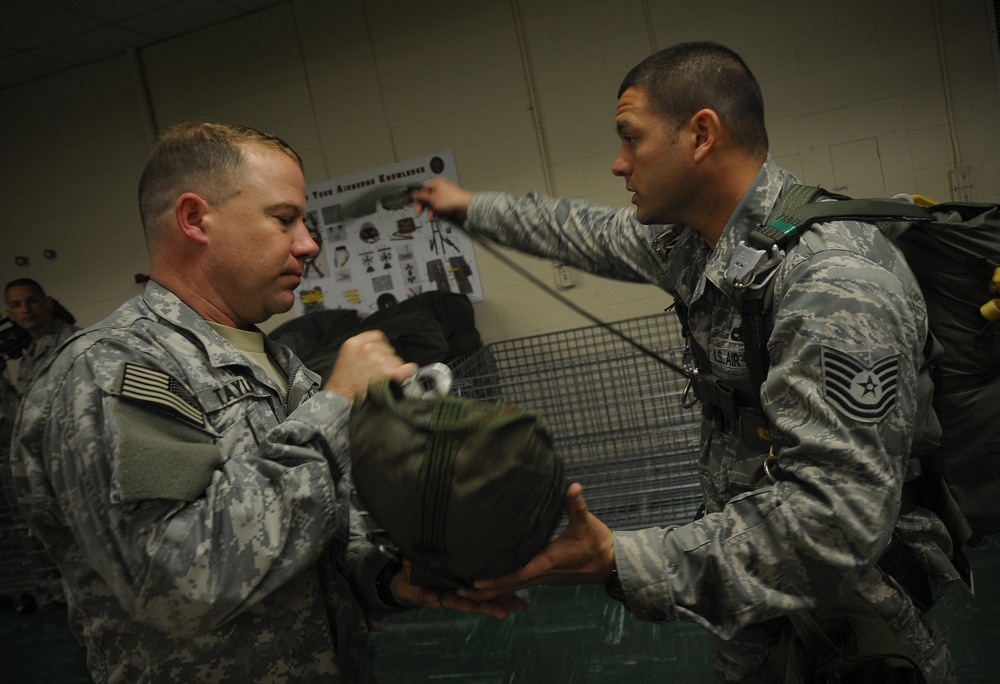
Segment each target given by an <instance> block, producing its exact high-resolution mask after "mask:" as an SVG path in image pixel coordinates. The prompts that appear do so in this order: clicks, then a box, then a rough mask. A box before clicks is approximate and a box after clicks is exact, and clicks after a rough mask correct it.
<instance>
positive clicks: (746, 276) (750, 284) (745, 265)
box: [724, 240, 785, 290]
mask: <svg viewBox="0 0 1000 684" xmlns="http://www.w3.org/2000/svg"><path fill="white" fill-rule="evenodd" d="M784 258H785V251H784V250H782V249H778V245H771V251H770V253H768V252H766V251H764V250H763V249H757V248H755V247H751V246H750V245H748V244H747V243H746V241H745V240H744V241H742V242H740V243H739V244H738V245H736V251H735V252H733V258H732V260H731V261H730V262H729V266H728V268H726V274H725V276H724V280H725V281H726V283H728V284H729V285H730V286H731V287H733V288H735V289H737V290H744V289H752V290H756V289H759V288H761V287H764V286H765V285H766V284H767V281H769V280H770V279H771V276H773V275H774V271H773V270H772V269H773V268H774V267H775V266H777V265H778V264H780V263H781V260H782V259H784ZM768 271H771V272H770V273H768V274H767V277H766V278H764V279H763V280H761V281H760V282H756V280H757V278H758V277H759V276H760V275H761V274H762V273H766V272H768Z"/></svg>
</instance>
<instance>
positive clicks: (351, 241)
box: [295, 151, 483, 317]
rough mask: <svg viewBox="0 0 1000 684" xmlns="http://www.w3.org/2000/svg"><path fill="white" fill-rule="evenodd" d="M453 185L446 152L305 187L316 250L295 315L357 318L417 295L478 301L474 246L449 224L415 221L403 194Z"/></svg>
mask: <svg viewBox="0 0 1000 684" xmlns="http://www.w3.org/2000/svg"><path fill="white" fill-rule="evenodd" d="M436 176H443V177H445V178H447V179H449V180H451V181H453V182H455V183H458V182H459V180H458V173H457V172H456V170H455V160H454V155H453V153H452V152H451V151H448V152H443V153H441V154H435V155H431V156H428V157H423V158H418V159H412V160H410V161H406V162H401V163H399V164H393V165H392V166H386V167H384V168H380V169H375V170H372V171H367V172H364V173H359V174H355V175H353V176H349V177H345V178H336V179H333V180H328V181H325V182H322V183H317V184H315V185H310V186H308V187H307V188H306V225H307V226H308V227H309V232H310V233H311V234H312V236H313V239H315V240H316V242H317V243H318V244H319V246H320V251H319V254H318V255H316V258H315V259H311V260H309V261H308V262H307V263H306V267H305V273H304V275H303V278H302V285H301V286H300V287H299V290H298V296H297V297H296V303H295V308H296V313H298V314H305V313H309V312H311V311H316V310H319V309H355V310H357V311H358V312H359V313H360V314H361V316H362V317H365V316H368V315H369V314H372V313H374V312H375V311H377V310H379V309H384V308H386V307H388V306H391V305H392V304H395V303H397V302H401V301H403V300H404V299H409V298H410V297H413V296H414V295H418V294H420V293H421V292H428V291H430V290H443V291H446V292H458V293H461V294H464V295H466V296H467V297H468V298H469V299H470V300H471V301H473V302H479V301H482V299H483V292H482V285H481V283H480V282H479V274H478V271H477V269H476V260H475V255H474V253H473V249H472V240H471V239H470V238H469V236H468V235H466V234H465V233H463V232H462V231H460V230H458V229H457V228H455V227H454V226H452V225H451V224H450V223H448V222H447V221H441V220H438V219H433V220H430V219H428V218H427V217H426V216H425V215H422V216H416V215H415V213H414V211H413V204H411V203H410V202H409V192H408V188H409V187H410V186H412V185H419V184H421V183H423V182H424V181H426V180H428V179H430V178H434V177H436Z"/></svg>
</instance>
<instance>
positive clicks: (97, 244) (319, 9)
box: [0, 0, 1000, 341]
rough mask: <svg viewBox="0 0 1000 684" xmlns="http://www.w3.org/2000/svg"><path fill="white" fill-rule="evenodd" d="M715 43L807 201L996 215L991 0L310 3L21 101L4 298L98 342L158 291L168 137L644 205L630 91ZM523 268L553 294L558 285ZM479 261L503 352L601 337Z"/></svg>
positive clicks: (1, 155) (625, 298)
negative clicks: (514, 341) (741, 71)
mask: <svg viewBox="0 0 1000 684" xmlns="http://www.w3.org/2000/svg"><path fill="white" fill-rule="evenodd" d="M695 39H712V40H718V41H721V42H724V43H726V44H728V45H730V46H731V47H733V48H734V49H736V50H737V51H738V52H740V53H741V54H742V55H743V56H744V57H745V59H746V60H747V62H748V63H749V65H750V67H751V68H752V69H753V70H754V71H755V73H756V74H757V76H758V78H759V79H760V81H761V83H762V85H763V88H764V92H765V103H766V109H767V117H768V126H769V132H770V135H771V143H772V154H773V155H774V156H775V158H777V159H778V160H779V161H780V163H782V164H783V165H785V166H787V167H788V168H790V169H792V170H793V171H795V172H796V173H797V174H798V175H799V177H800V179H801V180H803V181H806V182H810V183H822V184H824V185H826V186H827V187H831V188H833V187H837V188H841V189H842V190H843V192H845V193H848V194H855V195H866V194H868V195H877V194H894V193H897V192H917V193H921V194H924V195H927V196H930V197H932V198H937V199H950V198H951V189H950V188H951V185H950V181H949V171H951V170H952V169H954V168H956V167H958V166H963V167H966V168H968V169H971V175H972V178H973V181H974V186H973V188H972V189H971V190H970V192H971V193H972V195H973V196H974V198H975V199H977V200H980V201H1000V126H998V124H1000V98H998V94H997V79H996V74H995V72H994V66H993V59H992V49H991V43H990V34H989V30H988V26H987V10H986V3H985V2H984V1H983V0H813V1H811V2H801V1H800V0H743V1H735V0H703V1H702V2H699V3H691V2H686V1H680V0H645V1H643V0H590V1H587V0H531V1H530V2H529V1H528V0H515V1H513V2H512V1H511V0H477V1H476V2H469V1H468V0H443V1H442V0H431V1H429V2H425V3H421V4H419V5H414V4H413V3H411V2H405V1H404V0H355V1H351V2H330V0H292V1H291V2H288V3H285V4H283V5H279V6H276V7H274V8H271V9H269V10H264V11H262V12H259V13H256V14H254V15H251V16H249V17H245V18H243V19H241V20H238V21H233V22H229V23H226V24H223V25H219V26H216V27H213V28H211V29H208V30H204V31H200V32H197V33H194V34H190V35H188V36H184V37H182V38H178V39H175V40H171V41H167V42H164V43H160V44H158V45H155V46H153V47H150V48H147V49H144V50H142V51H140V52H138V53H133V54H129V55H123V56H121V57H118V58H114V59H110V60H106V61H103V62H100V63H98V64H95V65H92V66H89V67H84V68H80V69H75V70H72V71H69V72H65V73H63V74H59V75H57V76H54V77H51V78H46V79H43V80H39V81H35V82H32V83H27V84H24V85H20V86H16V87H12V88H8V89H4V90H0V130H2V131H3V134H2V136H0V161H2V164H0V177H2V182H0V205H2V206H3V207H4V208H5V209H6V211H5V212H4V217H3V220H2V223H0V240H2V251H0V281H2V282H6V281H8V280H10V279H12V278H16V277H32V278H35V279H37V280H39V281H40V282H42V283H43V284H44V285H45V286H46V287H47V289H48V290H49V291H50V294H52V295H53V296H55V297H57V298H58V299H59V300H60V301H62V302H63V303H64V304H65V305H66V306H67V307H68V308H69V309H70V310H71V311H73V312H74V314H75V315H76V316H77V318H78V320H79V321H80V323H82V324H84V325H88V324H90V323H93V322H95V321H97V320H99V319H100V318H102V317H103V316H105V315H107V314H108V313H109V312H111V311H112V310H113V309H114V308H115V307H116V306H117V305H118V304H119V303H120V302H121V301H123V300H124V299H126V298H128V297H130V296H132V295H134V294H136V293H138V292H140V291H141V286H139V285H137V284H136V283H135V279H134V276H135V275H136V274H141V273H146V271H147V259H146V254H145V248H144V246H143V241H142V234H141V229H140V225H139V217H138V210H137V208H136V199H135V194H136V191H135V188H136V183H137V180H138V176H139V173H140V170H141V167H142V164H143V160H144V158H145V155H146V153H147V152H148V150H149V146H150V144H151V140H152V137H153V135H154V134H155V132H156V131H157V130H162V129H164V128H165V127H167V126H169V125H170V124H173V123H177V122H180V121H185V120H192V119H208V120H225V121H236V122H240V123H245V124H248V125H251V126H255V127H258V128H262V129H265V130H268V131H270V132H273V133H276V134H278V135H280V136H282V137H284V138H285V139H287V140H288V141H289V142H290V143H291V144H292V145H293V146H294V147H295V148H296V149H297V150H298V151H299V152H300V153H301V154H302V155H303V157H304V159H305V162H306V172H307V177H306V182H307V183H316V182H319V181H323V180H326V179H328V178H331V177H336V176H341V175H346V174H352V173H356V172H359V171H363V170H365V169H368V168H372V167H377V166H382V165H386V164H390V163H394V162H397V161H403V160H405V159H409V158H411V157H415V156H419V155H424V154H428V153H431V152H436V151H440V150H444V149H454V150H455V156H456V161H457V164H458V170H459V174H460V176H461V178H462V182H463V184H465V185H466V186H467V187H469V188H472V189H484V190H508V191H513V192H523V191H527V190H532V189H534V190H540V191H543V192H548V193H551V194H555V195H559V196H572V197H582V198H586V199H590V200H592V201H595V202H599V203H604V204H612V205H617V206H624V205H626V204H627V203H628V195H627V194H626V193H625V192H624V185H623V182H622V181H621V180H620V179H617V178H615V177H613V176H612V175H611V172H610V167H611V162H612V159H613V157H614V154H615V152H616V149H617V144H618V141H617V139H616V136H615V134H614V127H613V117H614V111H615V105H616V97H615V95H616V92H617V88H618V84H619V82H620V80H621V78H622V77H623V76H624V75H625V73H626V72H627V71H628V69H629V68H630V67H632V66H633V65H634V64H635V63H636V62H638V61H639V60H640V59H642V58H643V57H644V56H646V55H648V54H649V53H650V52H652V51H653V50H655V49H658V48H661V47H665V46H667V45H669V44H671V43H673V42H677V41H681V40H695ZM45 250H55V252H56V258H54V259H45V258H44V257H43V252H44V251H45ZM18 255H20V256H27V257H28V259H29V263H28V265H27V266H22V267H18V266H15V265H14V257H15V256H18ZM516 258H517V260H518V261H519V263H521V264H523V265H524V266H525V267H526V268H528V269H529V270H531V271H532V272H533V273H535V274H536V275H538V276H539V277H542V278H544V279H546V280H548V281H550V282H551V280H552V270H553V265H552V264H551V263H548V262H544V261H539V260H535V259H529V258H525V257H520V256H517V257H516ZM477 261H478V265H479V269H480V271H481V278H482V283H483V287H484V291H485V301H484V302H482V303H481V304H477V306H476V309H477V311H476V315H477V324H478V326H479V328H480V330H481V332H482V333H483V336H484V338H485V339H486V340H487V341H494V340H500V339H508V338H512V337H520V336H524V335H531V334H536V333H543V332H550V331H554V330H560V329H565V328H569V327H575V326H578V325H585V324H587V321H586V320H584V319H582V318H581V317H579V316H578V315H576V314H574V313H572V312H570V311H568V310H566V309H565V308H564V307H563V306H562V305H560V304H559V303H558V302H556V301H555V300H553V299H551V298H549V297H548V296H547V295H545V294H543V293H540V292H539V291H538V290H537V289H536V288H534V287H533V286H532V285H530V284H527V283H525V282H524V281H523V280H522V279H521V278H520V277H519V276H517V275H516V274H513V273H511V272H510V271H509V270H508V269H507V268H506V267H505V266H503V265H502V264H500V263H499V262H497V261H496V260H495V259H493V258H492V257H490V256H489V255H488V254H486V253H485V252H482V251H480V252H478V253H477ZM576 279H577V285H576V287H575V288H573V289H571V290H567V291H565V294H566V295H567V296H568V297H570V298H571V299H572V300H574V301H575V302H576V303H577V304H579V305H581V306H584V307H586V308H587V309H589V310H590V311H592V312H593V313H594V314H596V315H598V316H600V317H602V318H605V319H608V320H618V319H622V318H628V317H632V316H637V315H642V314H646V313H651V312H655V311H658V310H660V309H662V308H663V307H664V306H665V305H666V304H668V303H669V302H668V301H667V300H666V297H665V295H664V294H662V293H661V292H659V291H658V290H656V289H654V288H652V287H650V286H641V285H629V284H623V283H614V282H610V281H607V280H603V279H598V278H593V277H590V276H586V275H584V274H577V278H576ZM286 319H287V316H286V317H278V318H276V319H273V320H272V321H271V322H270V324H269V325H267V326H265V327H266V328H268V329H270V327H272V326H274V325H277V324H278V323H280V322H282V321H283V320H286Z"/></svg>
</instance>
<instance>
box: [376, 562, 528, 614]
mask: <svg viewBox="0 0 1000 684" xmlns="http://www.w3.org/2000/svg"><path fill="white" fill-rule="evenodd" d="M389 589H390V590H391V591H392V595H393V596H394V597H395V599H396V600H397V601H398V602H399V603H401V604H403V605H404V606H413V607H415V608H434V609H437V610H440V609H446V610H455V611H458V612H460V613H484V614H486V615H489V616H491V617H494V618H496V619H498V620H505V619H506V618H507V617H508V616H509V615H510V614H511V613H512V612H514V613H523V612H524V611H526V610H527V609H528V604H527V603H526V602H525V601H524V600H523V599H520V598H518V597H517V596H513V595H498V596H495V597H491V598H489V599H485V600H482V601H479V600H475V599H472V598H467V597H464V596H459V595H458V594H456V593H455V592H454V591H437V590H435V589H427V588H425V587H420V586H417V585H416V584H411V583H410V582H408V581H407V580H406V577H405V573H404V571H402V570H400V571H399V572H397V573H396V574H395V576H393V578H392V582H391V584H390V585H389Z"/></svg>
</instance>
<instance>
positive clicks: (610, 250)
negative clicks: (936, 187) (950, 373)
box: [466, 157, 956, 682]
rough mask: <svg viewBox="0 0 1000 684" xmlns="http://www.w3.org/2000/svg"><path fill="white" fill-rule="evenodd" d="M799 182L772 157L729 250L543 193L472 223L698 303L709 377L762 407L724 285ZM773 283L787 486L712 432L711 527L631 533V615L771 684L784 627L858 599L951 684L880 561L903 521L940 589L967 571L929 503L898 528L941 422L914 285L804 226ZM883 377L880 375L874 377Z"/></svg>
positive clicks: (862, 249) (925, 629)
mask: <svg viewBox="0 0 1000 684" xmlns="http://www.w3.org/2000/svg"><path fill="white" fill-rule="evenodd" d="M794 182H795V179H794V178H793V176H792V175H791V174H790V173H788V172H787V171H784V170H782V169H780V168H778V167H777V166H776V165H775V164H774V163H773V161H772V160H771V159H770V157H769V158H768V159H767V161H766V162H765V164H764V166H763V167H762V169H761V171H760V173H759V174H758V176H757V178H756V180H755V181H754V183H753V184H752V185H751V186H750V188H749V189H748V191H747V193H746V195H745V196H744V197H743V199H742V201H741V203H740V204H739V206H738V207H737V209H736V211H735V212H734V213H733V215H732V216H731V217H730V219H729V222H728V224H727V226H726V228H725V230H724V232H723V234H722V236H721V239H720V241H719V243H718V244H717V246H716V247H715V249H710V248H709V246H708V244H707V243H706V242H705V241H704V239H702V238H701V236H700V235H698V234H697V233H695V232H694V231H692V230H691V229H689V228H686V227H684V226H669V227H667V226H644V225H641V224H640V223H638V221H637V219H636V217H635V212H634V210H631V209H621V210H614V209H609V208H605V207H597V206H594V205H591V204H588V203H585V202H580V201H573V200H552V199H549V198H546V197H542V196H539V195H537V194H530V195H528V196H525V197H514V196H511V195H506V194H500V193H474V194H473V196H472V199H471V202H470V204H469V209H468V219H467V221H466V225H467V226H468V227H469V229H470V230H471V231H472V232H474V233H478V234H481V235H485V236H487V237H490V238H493V239H495V240H497V241H498V242H500V243H502V244H506V245H510V246H512V247H515V248H517V249H519V250H522V251H525V252H528V253H532V254H536V255H538V256H543V257H546V258H552V259H556V260H558V261H560V262H562V263H566V264H569V265H572V266H575V267H578V268H580V269H583V270H585V271H589V272H591V273H595V274H598V275H602V276H606V277H610V278H615V279H619V280H626V281H634V282H650V283H653V284H655V285H658V286H659V287H660V288H662V289H663V290H665V291H666V292H668V293H670V294H671V295H673V297H674V299H675V301H677V302H680V303H682V304H684V305H686V306H687V307H688V324H689V326H690V329H691V333H692V335H693V336H694V339H695V341H696V342H697V343H698V344H699V345H700V346H701V348H702V349H704V350H706V351H707V355H708V357H709V359H710V361H711V369H710V371H711V372H712V373H714V374H715V375H717V376H718V377H719V378H720V379H721V380H723V381H724V382H725V383H726V384H728V385H730V386H732V387H734V388H735V389H736V391H737V392H741V393H743V394H748V393H750V392H751V391H752V390H751V383H750V380H749V375H748V370H747V366H746V363H745V361H744V358H743V354H744V347H743V343H742V341H741V313H740V312H741V305H740V303H739V297H738V295H737V294H736V293H735V292H734V291H733V289H732V288H730V287H729V286H728V285H727V284H725V283H724V281H723V274H724V273H725V271H726V269H727V267H728V265H729V262H730V259H731V257H732V254H733V251H734V249H735V247H736V245H737V244H738V242H739V241H741V240H742V239H743V238H745V237H746V235H747V234H748V232H749V231H750V230H751V229H752V228H754V227H756V226H757V225H759V224H761V223H763V222H764V219H765V217H766V216H767V215H768V214H769V213H770V211H771V208H772V207H773V206H774V205H775V204H776V202H777V200H778V198H779V196H780V195H781V194H782V192H783V191H784V190H785V189H787V188H788V187H789V186H790V185H792V184H793V183H794ZM773 277H774V279H775V287H774V299H775V303H774V312H775V313H774V315H775V322H774V329H773V334H772V336H771V338H770V341H769V345H768V351H769V355H770V370H769V372H768V375H767V379H766V381H765V383H764V385H763V387H762V390H761V398H762V405H763V409H764V412H765V414H766V417H767V420H768V423H769V424H770V426H771V431H772V434H774V435H775V436H776V437H777V438H779V439H778V440H777V443H778V444H779V445H780V446H781V448H780V449H779V450H778V464H779V466H780V472H781V473H782V477H781V479H780V480H779V481H778V482H777V483H776V484H772V483H771V481H770V480H769V479H768V478H767V476H766V474H765V472H764V469H763V461H764V457H765V456H766V455H767V453H768V448H769V446H768V444H766V443H751V442H749V441H744V440H741V438H740V436H739V435H738V434H731V432H730V431H734V432H735V431H736V430H734V428H733V426H727V425H725V424H720V422H719V421H717V420H705V421H704V424H703V432H702V444H701V451H700V456H699V467H698V471H699V472H698V475H699V478H700V482H701V486H702V490H703V494H704V503H705V511H706V513H705V515H704V516H703V517H701V518H699V519H698V520H696V521H694V522H691V523H689V524H687V525H683V526H674V527H667V528H651V529H645V530H638V531H629V532H616V533H615V557H616V564H617V569H618V573H619V576H620V579H621V583H622V585H623V587H624V590H625V594H626V605H627V607H628V609H629V610H630V611H631V612H632V613H633V614H634V615H635V616H636V617H638V618H639V619H642V620H649V621H652V622H671V621H678V620H685V621H690V622H695V623H697V624H700V625H702V626H703V627H705V628H706V629H708V630H709V631H710V632H711V634H712V635H713V642H714V646H715V652H716V672H717V675H718V676H719V678H720V680H723V681H733V682H760V681H765V678H764V672H763V670H762V664H763V662H764V659H765V658H766V656H767V652H768V650H769V649H770V647H771V646H772V645H773V644H774V642H775V638H776V633H777V627H778V624H779V623H778V622H777V621H775V620H774V619H775V618H778V617H780V616H782V615H785V614H787V613H789V612H792V611H795V610H797V609H802V608H808V607H813V606H816V605H817V604H820V603H823V602H828V601H830V600H833V599H835V598H837V597H838V596H840V595H842V594H844V593H846V592H848V591H850V590H852V589H853V590H855V591H857V592H858V593H860V594H861V595H862V596H864V597H865V598H866V599H867V600H868V601H869V602H870V603H871V604H872V605H873V606H874V607H875V608H876V609H877V610H878V611H879V612H880V613H881V614H882V615H883V616H884V617H885V618H886V620H887V621H888V622H889V623H890V625H891V626H892V627H893V628H894V630H895V631H896V633H897V634H898V635H899V637H900V640H901V641H902V642H903V643H904V645H905V646H907V647H908V648H909V649H910V650H911V651H912V653H913V655H914V656H915V657H916V659H917V660H918V662H920V663H921V666H922V667H923V668H924V669H925V671H926V672H927V674H928V678H929V681H932V682H939V681H949V680H950V679H951V678H953V674H952V672H951V661H950V656H949V653H948V650H947V646H946V644H945V643H944V641H943V639H942V637H941V636H940V635H939V634H937V633H936V632H935V631H934V627H933V623H931V622H930V620H929V618H926V617H924V616H921V615H920V614H919V613H918V612H917V611H916V610H915V609H914V607H913V604H912V602H911V601H910V600H909V598H908V597H907V596H906V595H905V594H904V593H903V592H902V591H901V590H900V589H899V586H898V585H897V584H896V583H895V582H894V581H893V580H890V579H887V578H886V576H885V575H884V574H883V573H882V572H881V571H880V569H879V568H878V567H877V566H875V562H876V560H877V559H878V558H879V556H880V555H881V554H882V551H883V550H884V549H885V548H886V546H887V544H888V542H889V539H890V535H891V532H892V530H893V526H894V522H896V521H897V517H899V518H900V520H899V523H898V524H897V525H896V526H897V528H898V530H899V531H900V532H901V533H902V534H903V535H904V538H905V539H906V540H907V542H908V543H909V544H908V545H910V546H911V547H912V548H913V549H914V550H915V552H916V554H917V556H918V558H919V560H920V561H921V562H922V563H923V565H924V567H925V568H926V569H927V570H928V572H929V574H930V575H931V576H932V577H933V580H934V586H935V589H936V591H937V593H938V594H940V593H941V592H942V591H943V589H944V587H945V586H947V584H948V583H949V582H951V581H952V580H954V578H955V577H956V575H955V571H954V569H953V568H952V567H951V564H950V562H949V561H948V558H950V555H951V545H950V540H949V538H948V536H947V533H946V532H945V530H944V527H943V525H942V524H941V522H940V520H938V519H937V517H936V516H934V515H933V514H931V513H930V512H929V511H927V510H926V509H919V508H918V509H917V510H916V511H914V512H912V513H909V514H907V515H904V516H899V511H900V496H901V488H902V484H903V481H904V478H905V477H906V475H907V472H908V468H911V469H912V467H913V466H914V465H915V462H910V459H909V454H910V451H911V443H912V444H917V443H918V441H919V440H920V439H921V438H922V437H923V435H922V434H917V433H923V429H918V426H926V425H928V424H929V423H930V424H931V425H935V426H936V424H937V423H936V419H934V418H933V412H932V411H931V409H930V397H931V392H932V387H931V385H930V381H929V375H928V372H927V369H926V368H925V362H924V356H923V351H922V350H923V347H924V340H925V337H926V334H927V320H926V310H925V306H924V302H923V298H922V296H921V294H920V291H919V288H918V286H917V284H916V281H915V280H914V278H913V276H912V274H911V273H910V271H909V269H908V268H906V267H905V262H904V261H903V257H902V256H901V255H900V254H899V253H898V252H897V250H896V249H895V248H894V247H893V246H892V245H891V243H889V242H888V240H886V239H885V238H884V237H883V236H882V235H881V234H880V232H879V231H878V230H877V229H876V228H875V227H874V226H863V225H860V224H857V223H846V222H837V223H828V224H823V225H822V226H817V227H814V228H811V229H809V230H807V231H803V235H802V237H801V239H799V241H798V242H797V243H796V244H795V245H794V246H793V247H791V249H790V253H789V254H788V256H787V258H785V259H784V261H783V262H782V263H781V264H780V266H779V267H778V269H777V272H776V273H775V275H774V276H773ZM845 363H846V364H850V365H852V367H854V368H859V369H862V372H860V373H859V375H858V377H857V378H854V379H855V380H864V381H866V382H868V381H869V380H870V379H871V378H874V380H873V381H872V382H870V383H869V384H868V385H866V386H864V387H861V388H860V401H858V402H855V403H852V402H851V401H849V400H847V399H845V398H844V396H843V395H841V394H838V393H837V392H836V389H837V388H838V387H844V386H845V384H846V385H847V386H849V385H850V384H851V380H852V378H851V377H845V376H844V373H843V372H842V371H838V370H837V369H838V368H842V367H843V366H844V364H845ZM873 368H876V369H880V372H881V373H882V375H881V376H876V375H873V374H872V373H868V372H867V369H873ZM879 377H881V380H879ZM748 403H753V402H748ZM723 423H724V421H723ZM911 474H912V472H911Z"/></svg>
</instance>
